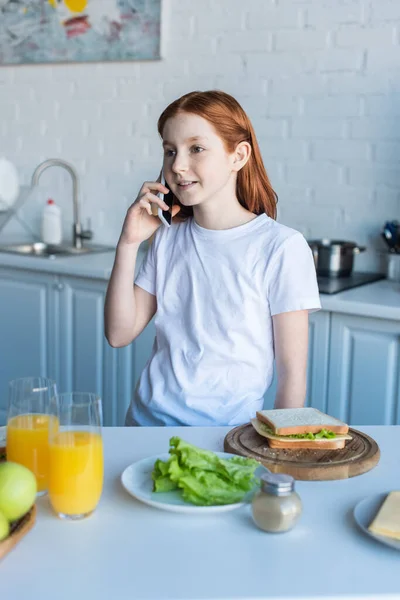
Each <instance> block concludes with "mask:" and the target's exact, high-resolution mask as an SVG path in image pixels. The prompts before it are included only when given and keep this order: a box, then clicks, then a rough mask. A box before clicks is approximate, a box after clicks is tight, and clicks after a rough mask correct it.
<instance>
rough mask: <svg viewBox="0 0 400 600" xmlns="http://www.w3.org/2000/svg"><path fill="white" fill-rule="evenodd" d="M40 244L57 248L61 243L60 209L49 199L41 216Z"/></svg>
mask: <svg viewBox="0 0 400 600" xmlns="http://www.w3.org/2000/svg"><path fill="white" fill-rule="evenodd" d="M42 242H44V243H45V244H48V245H51V246H58V245H59V244H61V242H62V225H61V209H60V207H59V206H58V205H57V204H56V203H55V202H54V200H52V199H51V198H49V200H47V203H46V206H45V207H44V210H43V216H42Z"/></svg>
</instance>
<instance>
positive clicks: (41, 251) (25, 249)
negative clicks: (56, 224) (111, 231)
mask: <svg viewBox="0 0 400 600" xmlns="http://www.w3.org/2000/svg"><path fill="white" fill-rule="evenodd" d="M114 250H115V248H114V247H112V246H99V245H95V244H90V245H88V246H83V247H82V248H74V246H51V245H49V244H44V243H43V242H34V243H31V244H7V245H5V246H1V245H0V252H7V253H10V254H20V255H22V256H38V257H40V258H53V259H54V258H56V257H57V256H82V255H86V254H92V253H94V252H98V253H99V252H113V251H114Z"/></svg>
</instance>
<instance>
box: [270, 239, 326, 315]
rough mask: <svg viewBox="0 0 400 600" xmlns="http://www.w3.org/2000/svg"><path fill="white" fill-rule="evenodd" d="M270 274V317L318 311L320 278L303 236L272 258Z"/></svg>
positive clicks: (286, 244)
mask: <svg viewBox="0 0 400 600" xmlns="http://www.w3.org/2000/svg"><path fill="white" fill-rule="evenodd" d="M267 274H268V282H267V285H268V301H269V305H270V310H271V315H272V316H273V315H278V314H280V313H285V312H290V311H295V310H308V311H310V312H313V311H316V310H319V309H320V308H321V302H320V298H319V291H318V284H317V275H316V271H315V265H314V259H313V255H312V252H311V248H310V247H309V245H308V243H307V241H306V240H305V238H304V237H303V235H302V234H301V233H296V234H294V235H292V236H291V237H290V238H289V239H287V240H286V241H285V242H284V243H283V244H282V246H281V247H280V248H279V250H278V251H277V253H276V255H275V256H274V257H273V258H272V263H271V268H270V269H268V270H267Z"/></svg>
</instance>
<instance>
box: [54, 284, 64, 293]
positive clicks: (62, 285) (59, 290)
mask: <svg viewBox="0 0 400 600" xmlns="http://www.w3.org/2000/svg"><path fill="white" fill-rule="evenodd" d="M53 289H54V290H57V292H62V291H63V289H64V284H63V283H55V284H54V285H53Z"/></svg>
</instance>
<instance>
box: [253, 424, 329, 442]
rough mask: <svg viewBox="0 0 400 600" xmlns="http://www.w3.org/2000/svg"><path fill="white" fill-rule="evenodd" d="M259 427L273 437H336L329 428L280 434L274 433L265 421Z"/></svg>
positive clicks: (311, 438) (299, 438)
mask: <svg viewBox="0 0 400 600" xmlns="http://www.w3.org/2000/svg"><path fill="white" fill-rule="evenodd" d="M261 427H262V428H263V429H264V431H265V432H266V433H269V434H270V435H273V436H274V437H283V438H296V439H298V440H320V439H321V438H328V439H331V438H335V437H336V433H335V432H334V431H331V430H330V429H321V431H318V433H291V434H290V435H280V434H278V433H275V432H274V431H273V430H272V429H271V428H270V427H268V425H266V424H265V423H261Z"/></svg>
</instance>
